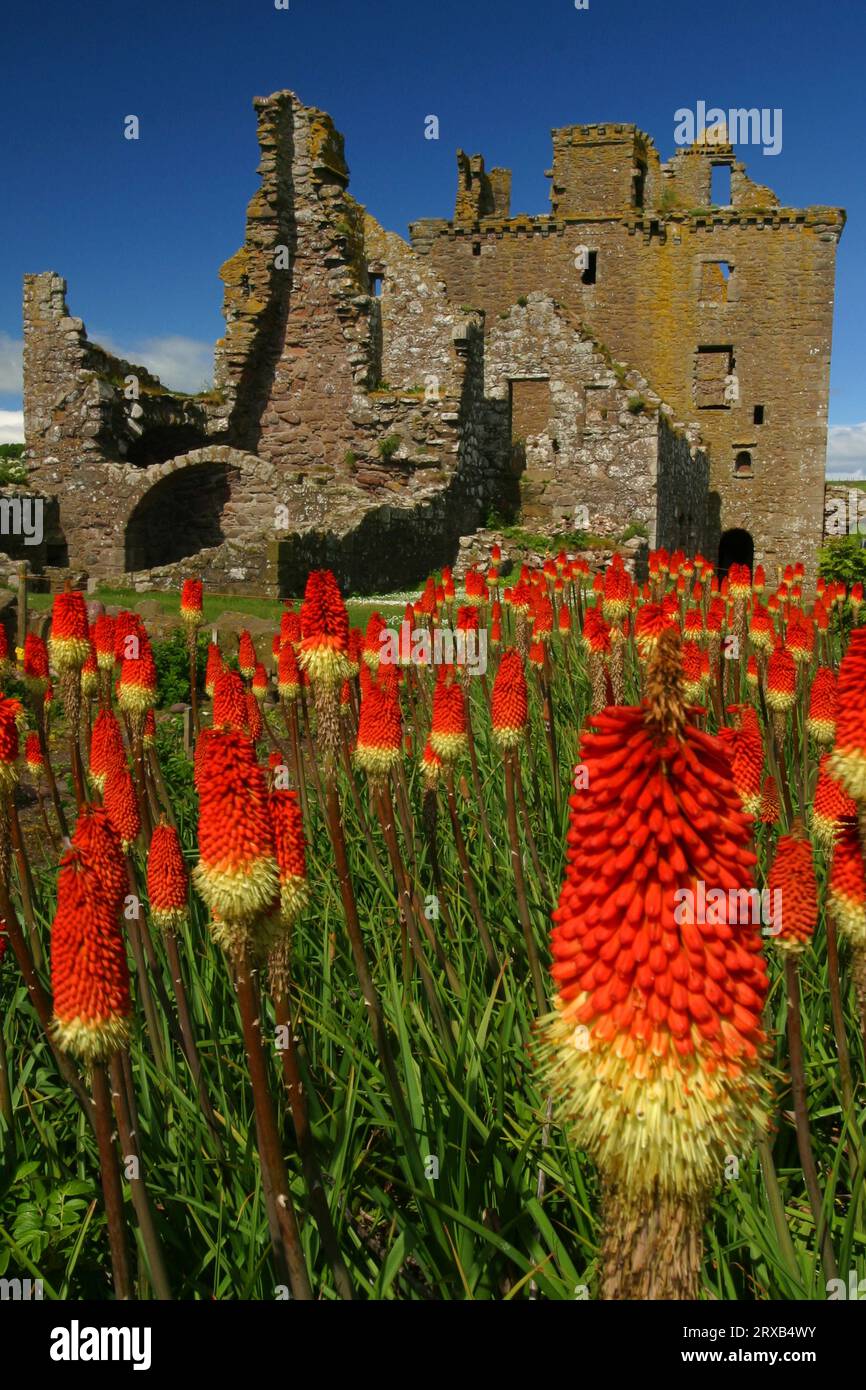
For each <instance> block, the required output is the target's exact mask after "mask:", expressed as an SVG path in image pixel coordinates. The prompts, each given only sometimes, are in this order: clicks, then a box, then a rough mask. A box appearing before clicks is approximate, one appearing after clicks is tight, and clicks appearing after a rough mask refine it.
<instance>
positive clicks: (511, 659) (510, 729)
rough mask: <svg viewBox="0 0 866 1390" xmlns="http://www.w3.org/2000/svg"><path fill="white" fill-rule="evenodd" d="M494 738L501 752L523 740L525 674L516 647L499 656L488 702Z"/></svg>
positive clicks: (525, 716) (525, 713)
mask: <svg viewBox="0 0 866 1390" xmlns="http://www.w3.org/2000/svg"><path fill="white" fill-rule="evenodd" d="M490 713H491V722H492V726H493V737H494V739H495V740H496V742H497V743H498V745H499V747H500V748H501V749H502V750H503V752H504V751H505V750H506V749H508V748H515V747H516V746H517V744H518V743H519V742H520V740H521V739H522V738H523V734H524V730H525V728H526V722H527V718H528V701H527V690H526V672H525V671H524V669H523V658H522V657H521V655H520V653H519V651H517V649H516V648H515V647H507V648H506V649H505V651H504V652H503V653H502V657H501V660H500V662H499V669H498V670H497V672H496V678H495V679H494V682H493V693H492V695H491V700H490Z"/></svg>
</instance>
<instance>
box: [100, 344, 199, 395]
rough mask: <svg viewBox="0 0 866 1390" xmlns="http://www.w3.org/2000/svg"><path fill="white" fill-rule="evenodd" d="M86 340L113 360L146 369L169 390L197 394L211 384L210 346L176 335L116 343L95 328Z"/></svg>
mask: <svg viewBox="0 0 866 1390" xmlns="http://www.w3.org/2000/svg"><path fill="white" fill-rule="evenodd" d="M88 337H90V340H91V342H94V343H98V344H99V346H100V347H104V348H105V350H106V352H111V353H113V354H114V356H115V357H122V358H123V359H124V360H125V361H127V362H134V363H135V364H136V365H137V366H140V367H146V368H147V370H148V371H149V372H153V374H154V375H155V376H158V377H159V379H160V381H161V382H162V384H163V386H167V387H168V388H169V389H170V390H173V391H201V390H207V389H208V388H209V387H210V386H211V385H212V384H213V343H203V342H201V341H200V340H199V339H198V338H184V337H182V336H181V335H180V334H177V333H168V334H166V335H165V336H164V337H158V338H137V339H132V340H130V341H129V342H123V343H119V342H117V341H116V340H115V339H114V338H112V337H111V335H110V334H108V333H100V332H97V331H96V330H95V329H94V331H93V334H92V335H90V334H88Z"/></svg>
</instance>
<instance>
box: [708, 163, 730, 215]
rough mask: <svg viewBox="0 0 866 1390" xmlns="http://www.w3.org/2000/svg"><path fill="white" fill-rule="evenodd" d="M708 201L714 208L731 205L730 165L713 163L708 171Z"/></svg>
mask: <svg viewBox="0 0 866 1390" xmlns="http://www.w3.org/2000/svg"><path fill="white" fill-rule="evenodd" d="M710 203H711V204H712V206H713V207H714V208H728V207H730V206H731V166H730V164H713V165H712V166H711V172H710Z"/></svg>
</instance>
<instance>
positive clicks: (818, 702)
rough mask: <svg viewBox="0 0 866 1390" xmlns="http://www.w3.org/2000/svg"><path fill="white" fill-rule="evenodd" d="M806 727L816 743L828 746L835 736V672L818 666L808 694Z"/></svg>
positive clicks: (827, 667) (826, 667)
mask: <svg viewBox="0 0 866 1390" xmlns="http://www.w3.org/2000/svg"><path fill="white" fill-rule="evenodd" d="M806 726H807V728H808V730H809V733H810V734H811V735H812V737H813V739H814V740H815V742H816V743H823V744H826V745H829V744H831V743H832V742H833V739H834V737H835V734H836V672H835V671H833V670H832V669H831V668H830V667H829V666H819V667H818V669H817V671H816V672H815V678H814V680H813V681H812V689H811V691H810V694H809V715H808V718H807V720H806Z"/></svg>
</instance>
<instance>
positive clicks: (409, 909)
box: [370, 783, 453, 1052]
mask: <svg viewBox="0 0 866 1390" xmlns="http://www.w3.org/2000/svg"><path fill="white" fill-rule="evenodd" d="M370 790H371V792H373V795H374V798H375V801H376V809H377V811H378V813H379V824H380V825H381V827H382V835H383V837H384V840H385V844H386V846H387V849H388V855H389V857H390V860H391V869H392V872H393V874H394V880H395V882H396V885H397V897H398V902H399V904H400V911H401V913H402V915H403V918H404V920H405V923H406V928H407V930H408V932H409V940H410V942H411V944H412V953H413V955H414V956H415V959H416V961H417V962H418V969H419V971H420V972H421V982H422V984H423V986H424V992H425V994H426V995H427V1002H428V1004H429V1005H430V1012H431V1014H432V1015H433V1020H434V1022H435V1024H436V1029H437V1032H438V1033H439V1036H440V1038H441V1039H442V1040H443V1041H444V1042H445V1043H446V1044H447V1046H448V1051H449V1052H453V1043H452V1038H451V1030H450V1029H449V1027H448V1024H447V1022H446V1019H445V1015H444V1013H443V1012H442V1006H441V1004H440V1002H439V998H438V996H437V994H436V986H435V984H434V982H433V976H432V975H431V973H430V967H429V965H428V964H427V958H426V956H425V955H424V945H423V942H422V941H421V938H420V936H419V935H418V924H417V922H416V920H415V905H414V903H413V901H412V890H411V887H410V884H409V876H408V874H407V872H406V867H405V865H404V864H403V861H402V858H401V856H400V846H399V843H398V841H397V833H396V830H395V828H394V804H393V801H392V799H391V791H390V788H389V787H388V785H387V783H386V784H385V785H384V786H381V787H379V788H378V789H374V788H373V787H371V789H370ZM377 790H378V795H377V794H376V791H377Z"/></svg>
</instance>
